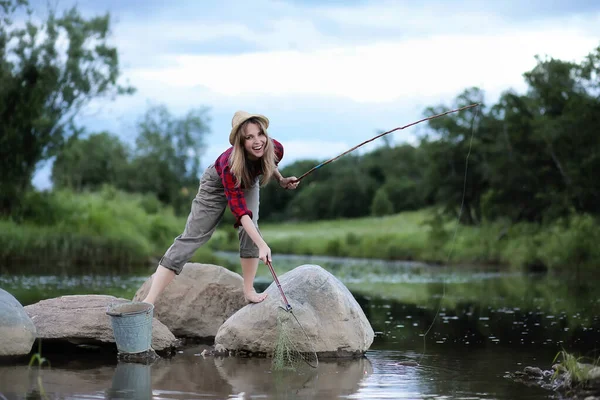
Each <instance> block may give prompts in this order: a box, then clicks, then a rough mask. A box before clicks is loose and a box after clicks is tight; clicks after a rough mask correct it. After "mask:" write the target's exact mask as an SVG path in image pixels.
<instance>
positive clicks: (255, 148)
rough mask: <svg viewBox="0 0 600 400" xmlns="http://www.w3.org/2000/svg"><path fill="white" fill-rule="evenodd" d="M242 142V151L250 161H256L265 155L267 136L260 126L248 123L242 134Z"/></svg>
mask: <svg viewBox="0 0 600 400" xmlns="http://www.w3.org/2000/svg"><path fill="white" fill-rule="evenodd" d="M242 140H243V143H244V150H246V155H247V156H248V158H249V159H250V160H253V161H254V160H258V159H259V158H261V157H262V156H263V155H264V154H265V146H266V145H267V136H266V135H265V134H264V132H263V131H262V129H261V127H260V125H258V124H255V123H250V124H247V125H246V129H245V131H244V132H242Z"/></svg>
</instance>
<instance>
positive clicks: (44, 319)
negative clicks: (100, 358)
mask: <svg viewBox="0 0 600 400" xmlns="http://www.w3.org/2000/svg"><path fill="white" fill-rule="evenodd" d="M128 301H129V300H126V299H121V298H117V297H114V296H105V295H73V296H61V297H57V298H53V299H47V300H42V301H40V302H38V303H35V304H32V305H29V306H27V307H25V311H26V312H27V314H28V315H29V316H30V317H31V320H32V321H33V323H34V324H35V327H36V329H37V337H38V338H40V339H44V340H46V341H49V342H51V343H52V342H67V343H71V344H75V345H97V344H110V343H115V337H114V334H113V329H112V325H111V321H110V317H109V316H108V315H106V309H107V306H108V305H110V304H114V303H121V302H128ZM177 346H178V340H177V339H176V338H175V336H174V335H173V334H172V333H171V332H170V331H169V329H168V328H167V327H166V326H164V325H163V324H162V323H161V322H160V321H158V320H157V319H156V318H153V320H152V348H153V349H154V350H156V351H158V352H161V351H169V350H171V349H173V348H175V347H177Z"/></svg>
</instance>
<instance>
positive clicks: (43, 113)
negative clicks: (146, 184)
mask: <svg viewBox="0 0 600 400" xmlns="http://www.w3.org/2000/svg"><path fill="white" fill-rule="evenodd" d="M0 10H2V12H3V17H2V20H1V23H0V149H1V150H0V170H1V171H2V175H1V177H0V213H3V214H10V213H11V212H12V211H13V210H14V209H15V207H16V206H17V205H18V204H19V199H20V198H21V196H22V195H23V193H24V191H25V190H26V189H27V188H28V187H29V186H30V184H31V177H32V175H33V173H34V171H35V168H36V165H37V164H38V163H39V162H40V161H43V160H46V159H49V158H51V157H52V156H54V155H55V154H56V153H57V150H58V149H60V148H61V147H62V146H63V144H64V143H65V140H66V138H67V137H68V136H69V134H76V133H77V130H76V129H75V122H74V118H75V116H76V115H77V113H78V112H79V111H80V110H81V109H82V108H83V107H84V106H86V105H87V104H88V103H89V102H90V100H92V99H95V98H99V97H103V96H111V95H112V96H116V95H120V94H126V93H132V92H133V88H131V87H124V86H121V85H120V84H119V83H118V82H117V81H118V78H119V76H120V68H119V60H118V54H117V49H116V48H114V47H111V46H110V45H109V44H108V37H109V34H110V17H109V14H106V15H104V16H100V17H92V18H90V19H86V18H84V17H82V16H81V15H80V14H79V12H78V10H77V9H76V8H75V7H74V8H71V9H69V10H67V11H66V12H64V13H63V15H62V16H60V17H59V16H57V14H56V12H55V11H54V10H52V9H50V10H49V14H48V17H47V19H46V20H45V21H44V22H41V23H36V22H35V21H34V19H33V17H32V15H33V11H32V10H31V9H30V8H29V6H28V2H27V1H26V0H3V1H1V2H0ZM24 11H26V14H27V18H26V21H25V23H24V26H23V27H19V26H17V25H16V24H15V19H16V17H17V16H18V15H19V13H20V12H24Z"/></svg>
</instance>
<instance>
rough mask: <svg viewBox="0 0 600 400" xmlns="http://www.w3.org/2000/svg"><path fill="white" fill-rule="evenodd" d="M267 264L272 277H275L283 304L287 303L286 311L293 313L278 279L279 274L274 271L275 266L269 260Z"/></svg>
mask: <svg viewBox="0 0 600 400" xmlns="http://www.w3.org/2000/svg"><path fill="white" fill-rule="evenodd" d="M266 264H267V266H268V267H269V270H270V271H271V275H273V280H274V281H275V284H276V285H277V287H278V288H279V293H281V297H282V298H283V302H284V303H285V311H292V306H291V305H290V303H289V302H288V300H287V298H286V297H285V293H283V289H282V288H281V284H280V283H279V279H277V274H276V273H275V270H274V269H273V265H272V264H271V260H267V262H266Z"/></svg>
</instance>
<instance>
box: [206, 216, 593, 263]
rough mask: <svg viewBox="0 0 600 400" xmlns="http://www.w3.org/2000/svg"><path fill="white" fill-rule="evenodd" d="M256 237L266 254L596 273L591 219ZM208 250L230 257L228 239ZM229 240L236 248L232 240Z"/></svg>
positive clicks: (327, 224) (290, 231)
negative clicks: (262, 241)
mask: <svg viewBox="0 0 600 400" xmlns="http://www.w3.org/2000/svg"><path fill="white" fill-rule="evenodd" d="M261 232H262V234H263V236H264V237H265V239H266V240H267V243H268V244H269V246H270V247H271V250H272V251H273V253H280V254H301V255H329V256H343V257H358V258H377V259H387V260H417V261H425V262H432V263H441V264H479V265H481V264H492V265H506V266H510V267H513V268H516V269H521V268H534V267H539V266H542V267H546V268H549V269H554V268H556V269H559V268H565V267H568V268H570V269H575V270H579V269H582V270H584V269H595V268H596V267H598V266H599V265H600V248H599V247H598V246H597V243H598V242H600V227H599V225H598V223H597V220H596V218H594V217H592V216H588V215H573V216H571V217H569V218H566V219H563V220H557V221H553V222H551V223H547V224H533V223H519V224H510V223H509V222H507V221H495V222H485V223H483V224H481V225H478V226H464V225H457V223H456V221H454V220H452V219H442V218H441V217H439V216H438V215H437V214H436V212H435V210H433V209H424V210H419V211H413V212H405V213H401V214H397V215H392V216H386V217H378V218H375V217H369V218H359V219H352V220H335V221H318V222H299V223H278V224H275V223H266V224H261ZM227 236H228V235H226V234H225V233H223V232H221V233H220V237H219V239H218V240H217V241H216V242H215V243H217V246H221V248H228V246H229V249H232V248H233V246H234V242H233V241H232V238H231V236H229V240H227V238H226V237H227ZM233 240H236V239H235V238H234V239H233Z"/></svg>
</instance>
